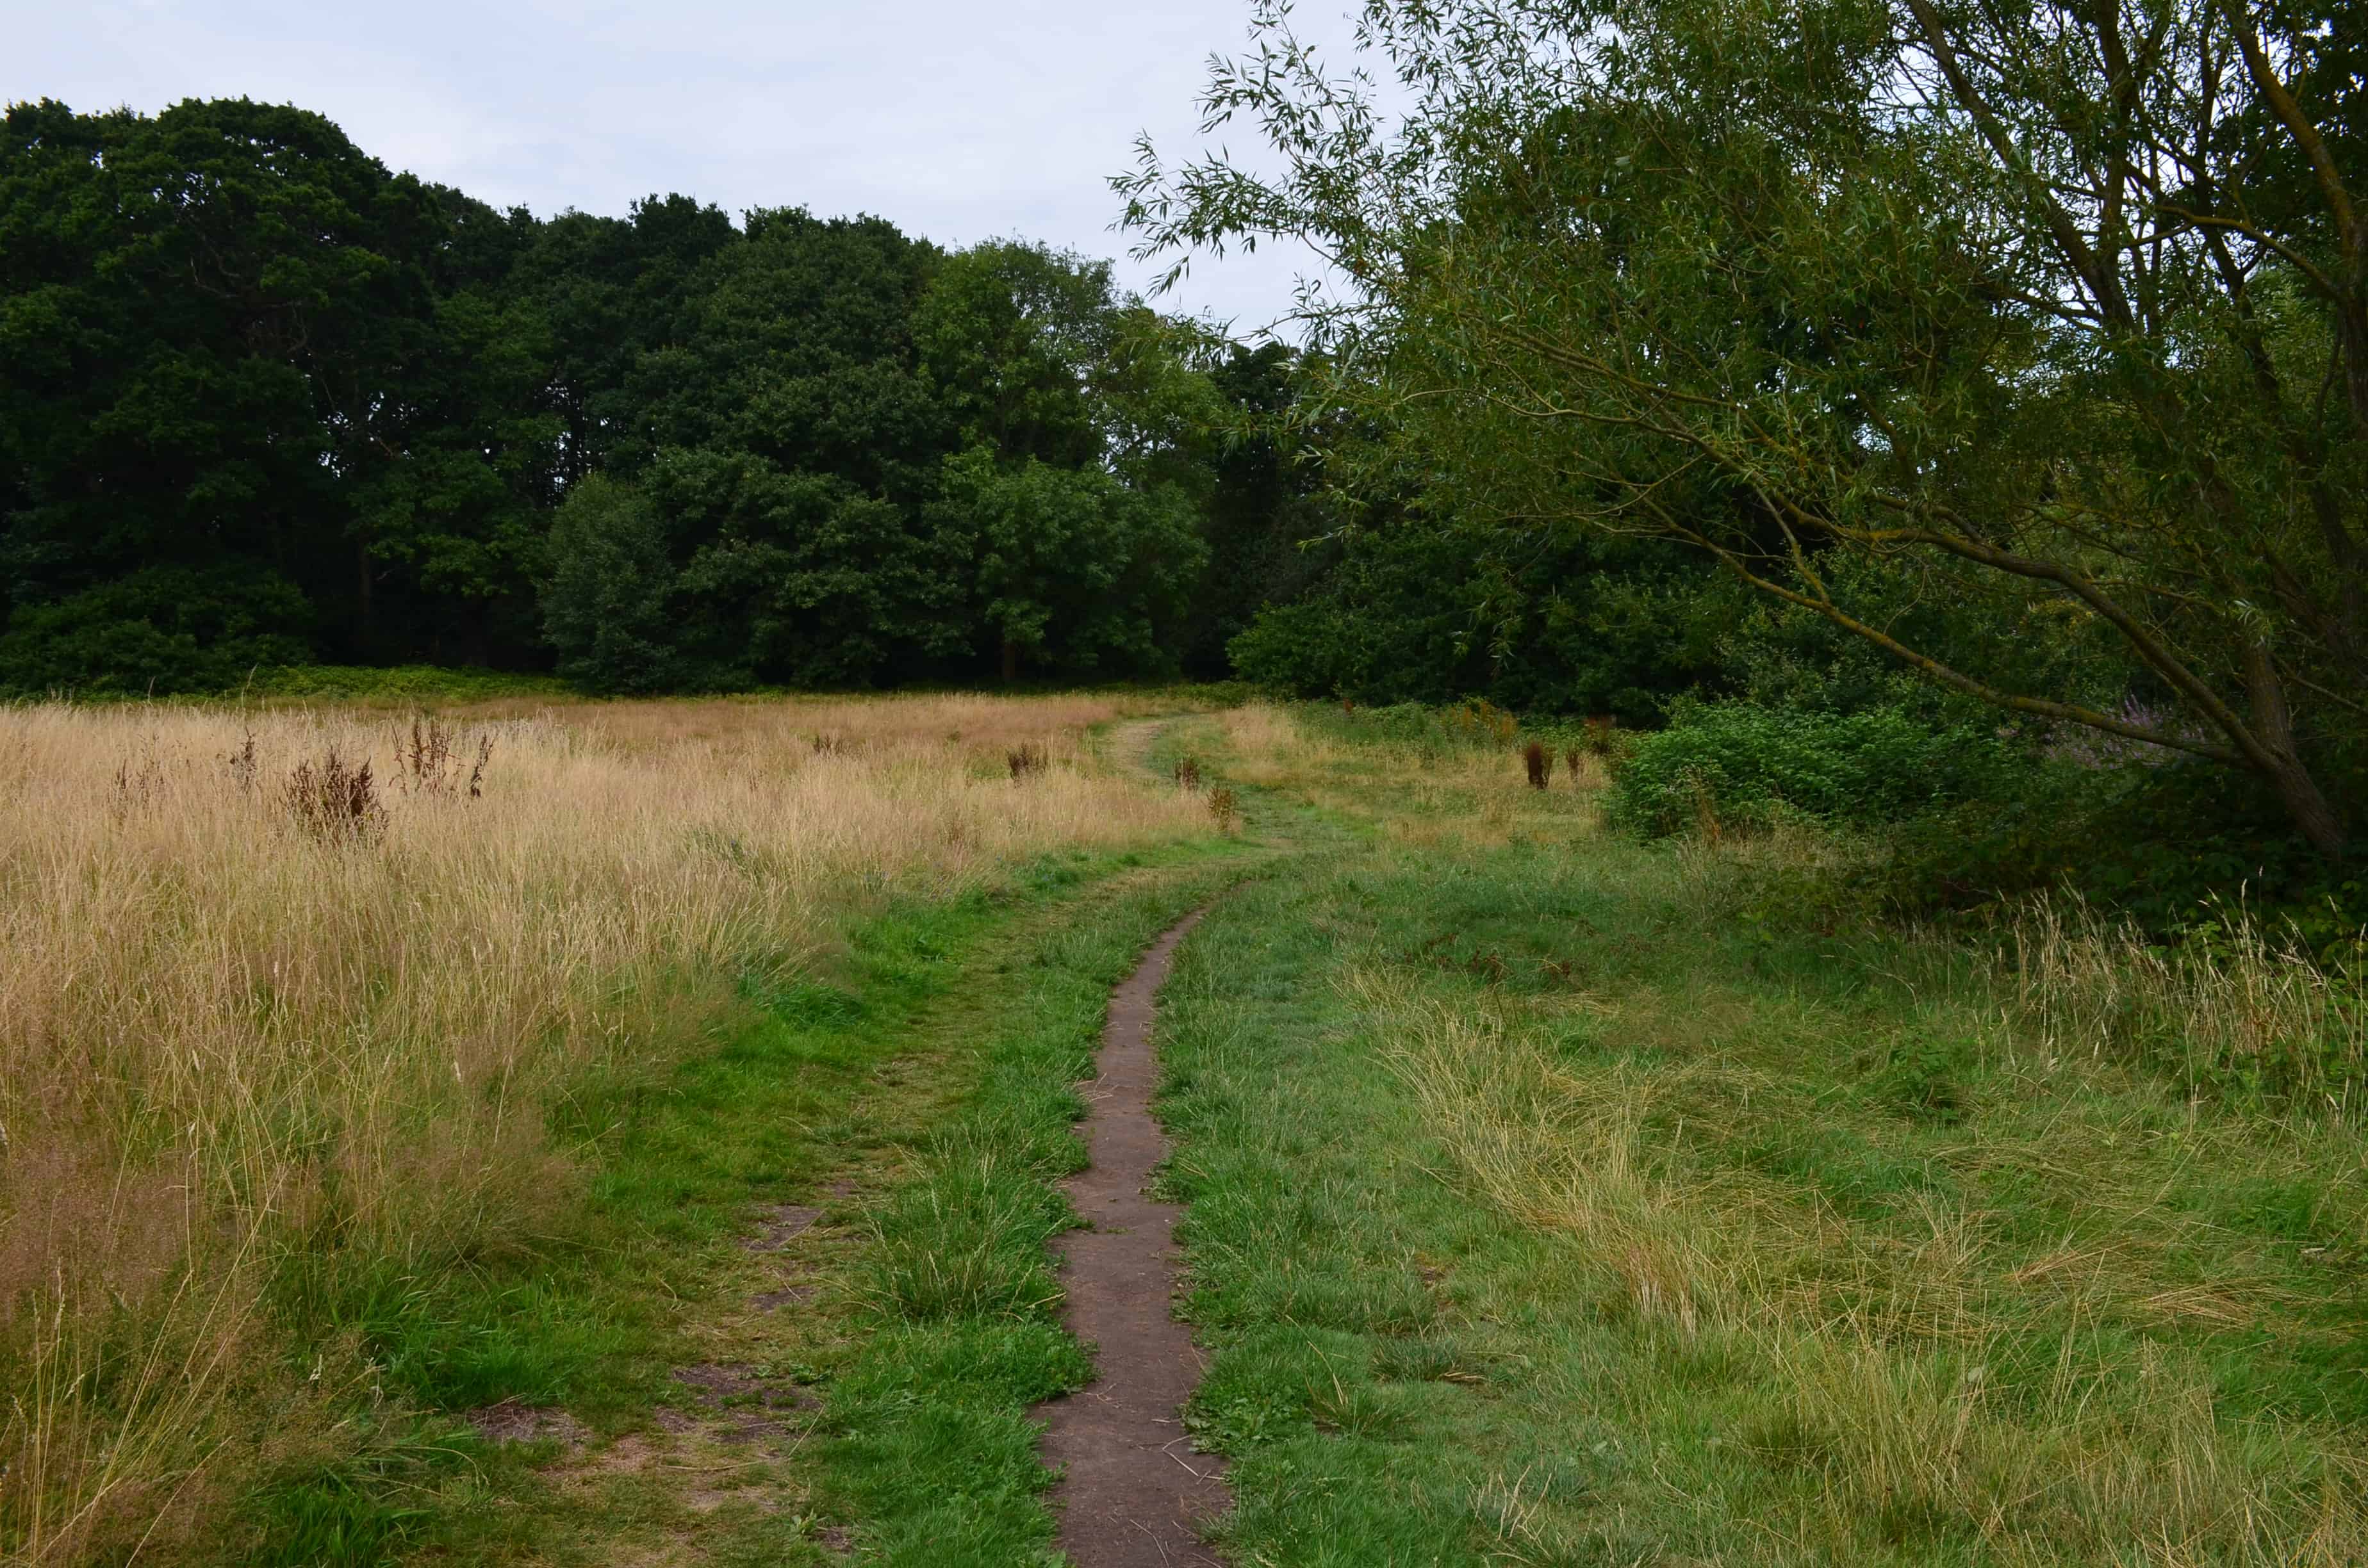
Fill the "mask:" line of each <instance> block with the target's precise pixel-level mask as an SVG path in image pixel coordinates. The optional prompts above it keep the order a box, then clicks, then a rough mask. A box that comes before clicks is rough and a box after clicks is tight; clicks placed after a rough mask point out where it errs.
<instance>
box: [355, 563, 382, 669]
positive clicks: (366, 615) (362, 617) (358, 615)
mask: <svg viewBox="0 0 2368 1568" xmlns="http://www.w3.org/2000/svg"><path fill="white" fill-rule="evenodd" d="M354 586H355V590H356V593H355V600H356V602H355V605H354V615H355V623H356V631H357V632H358V635H357V637H356V638H355V642H356V643H357V645H358V648H359V650H360V651H361V653H362V657H364V658H368V657H369V656H370V654H369V652H368V650H369V648H370V641H371V639H370V633H371V631H373V627H372V624H371V623H372V622H373V621H374V620H375V619H376V608H377V607H376V606H375V605H373V604H372V603H371V598H370V588H371V584H370V546H369V545H366V544H358V545H356V546H354Z"/></svg>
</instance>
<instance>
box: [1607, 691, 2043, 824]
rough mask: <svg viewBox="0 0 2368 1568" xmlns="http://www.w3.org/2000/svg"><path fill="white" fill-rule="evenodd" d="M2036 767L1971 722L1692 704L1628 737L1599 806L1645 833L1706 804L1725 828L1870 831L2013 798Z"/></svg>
mask: <svg viewBox="0 0 2368 1568" xmlns="http://www.w3.org/2000/svg"><path fill="white" fill-rule="evenodd" d="M2045 766H2046V765H2045V764H2044V763H2042V762H2041V761H2039V760H2038V759H2036V758H2034V757H2033V756H2031V754H2030V753H2029V752H2028V751H2027V750H2026V749H2025V748H2023V747H2021V746H2020V745H2018V744H2015V743H2014V742H2013V741H2011V740H2009V739H2006V738H2003V737H2001V736H1999V735H1998V733H1995V732H1994V731H1991V730H1988V729H1985V728H1983V727H1981V726H1979V725H1977V724H1974V723H1964V722H1961V723H1954V724H1947V725H1941V726H1935V725H1932V724H1930V723H1929V722H1925V721H1923V720H1921V719H1918V718H1917V717H1914V716H1913V715H1910V714H1908V713H1906V712H1903V711H1900V710H1896V709H1889V708H1879V709H1871V710H1865V711H1863V712H1858V713H1841V714H1835V713H1818V712H1810V711H1805V710H1796V709H1778V708H1763V707H1759V706H1756V705H1753V704H1748V703H1741V702H1728V703H1702V704H1691V705H1685V706H1681V707H1680V708H1679V709H1678V710H1677V711H1676V712H1675V713H1674V714H1673V715H1672V716H1671V722H1670V724H1669V727H1668V729H1666V730H1662V731H1659V732H1657V733H1652V734H1646V735H1641V736H1638V737H1637V738H1635V739H1634V741H1633V742H1632V743H1631V744H1630V746H1629V748H1628V752H1627V756H1626V757H1625V759H1624V761H1623V762H1622V766H1621V767H1620V769H1619V772H1618V777H1617V779H1616V781H1615V783H1614V785H1613V788H1612V791H1611V802H1610V812H1611V821H1612V822H1613V823H1614V824H1616V825H1619V826H1621V827H1624V828H1626V829H1628V830H1630V831H1632V832H1635V833H1640V834H1642V835H1645V836H1646V837H1660V836H1663V835H1668V834H1671V833H1675V832H1677V831H1678V830H1679V828H1681V827H1683V826H1685V825H1687V824H1691V823H1694V822H1696V821H1697V820H1699V818H1700V816H1701V814H1702V812H1703V810H1704V808H1705V807H1707V808H1708V809H1709V810H1710V811H1711V812H1713V813H1714V815H1715V816H1716V818H1717V819H1718V820H1719V821H1720V822H1722V823H1725V824H1729V825H1733V826H1745V827H1751V826H1764V825H1766V824H1768V823H1769V822H1770V821H1771V820H1772V819H1773V818H1774V817H1775V816H1776V815H1779V814H1781V813H1782V812H1787V811H1790V812H1797V813H1800V814H1804V815H1806V816H1809V817H1813V818H1815V819H1816V820H1817V821H1820V822H1823V823H1827V824H1834V825H1839V826H1852V827H1873V826H1879V825H1883V824H1891V823H1896V822H1901V821H1904V820H1906V819H1907V818H1909V817H1912V816H1915V815H1918V814H1919V813H1922V812H1930V811H1932V810H1935V809H1936V808H1940V807H1943V806H1947V805H1949V804H1952V803H1953V802H1956V801H1967V800H1975V799H1989V798H1997V797H1999V796H2003V795H2007V794H2009V793H2012V792H2014V791H2015V790H2019V789H2021V788H2025V787H2027V781H2028V779H2029V778H2030V776H2031V775H2032V773H2033V772H2034V771H2035V770H2038V769H2040V768H2043V767H2045Z"/></svg>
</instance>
